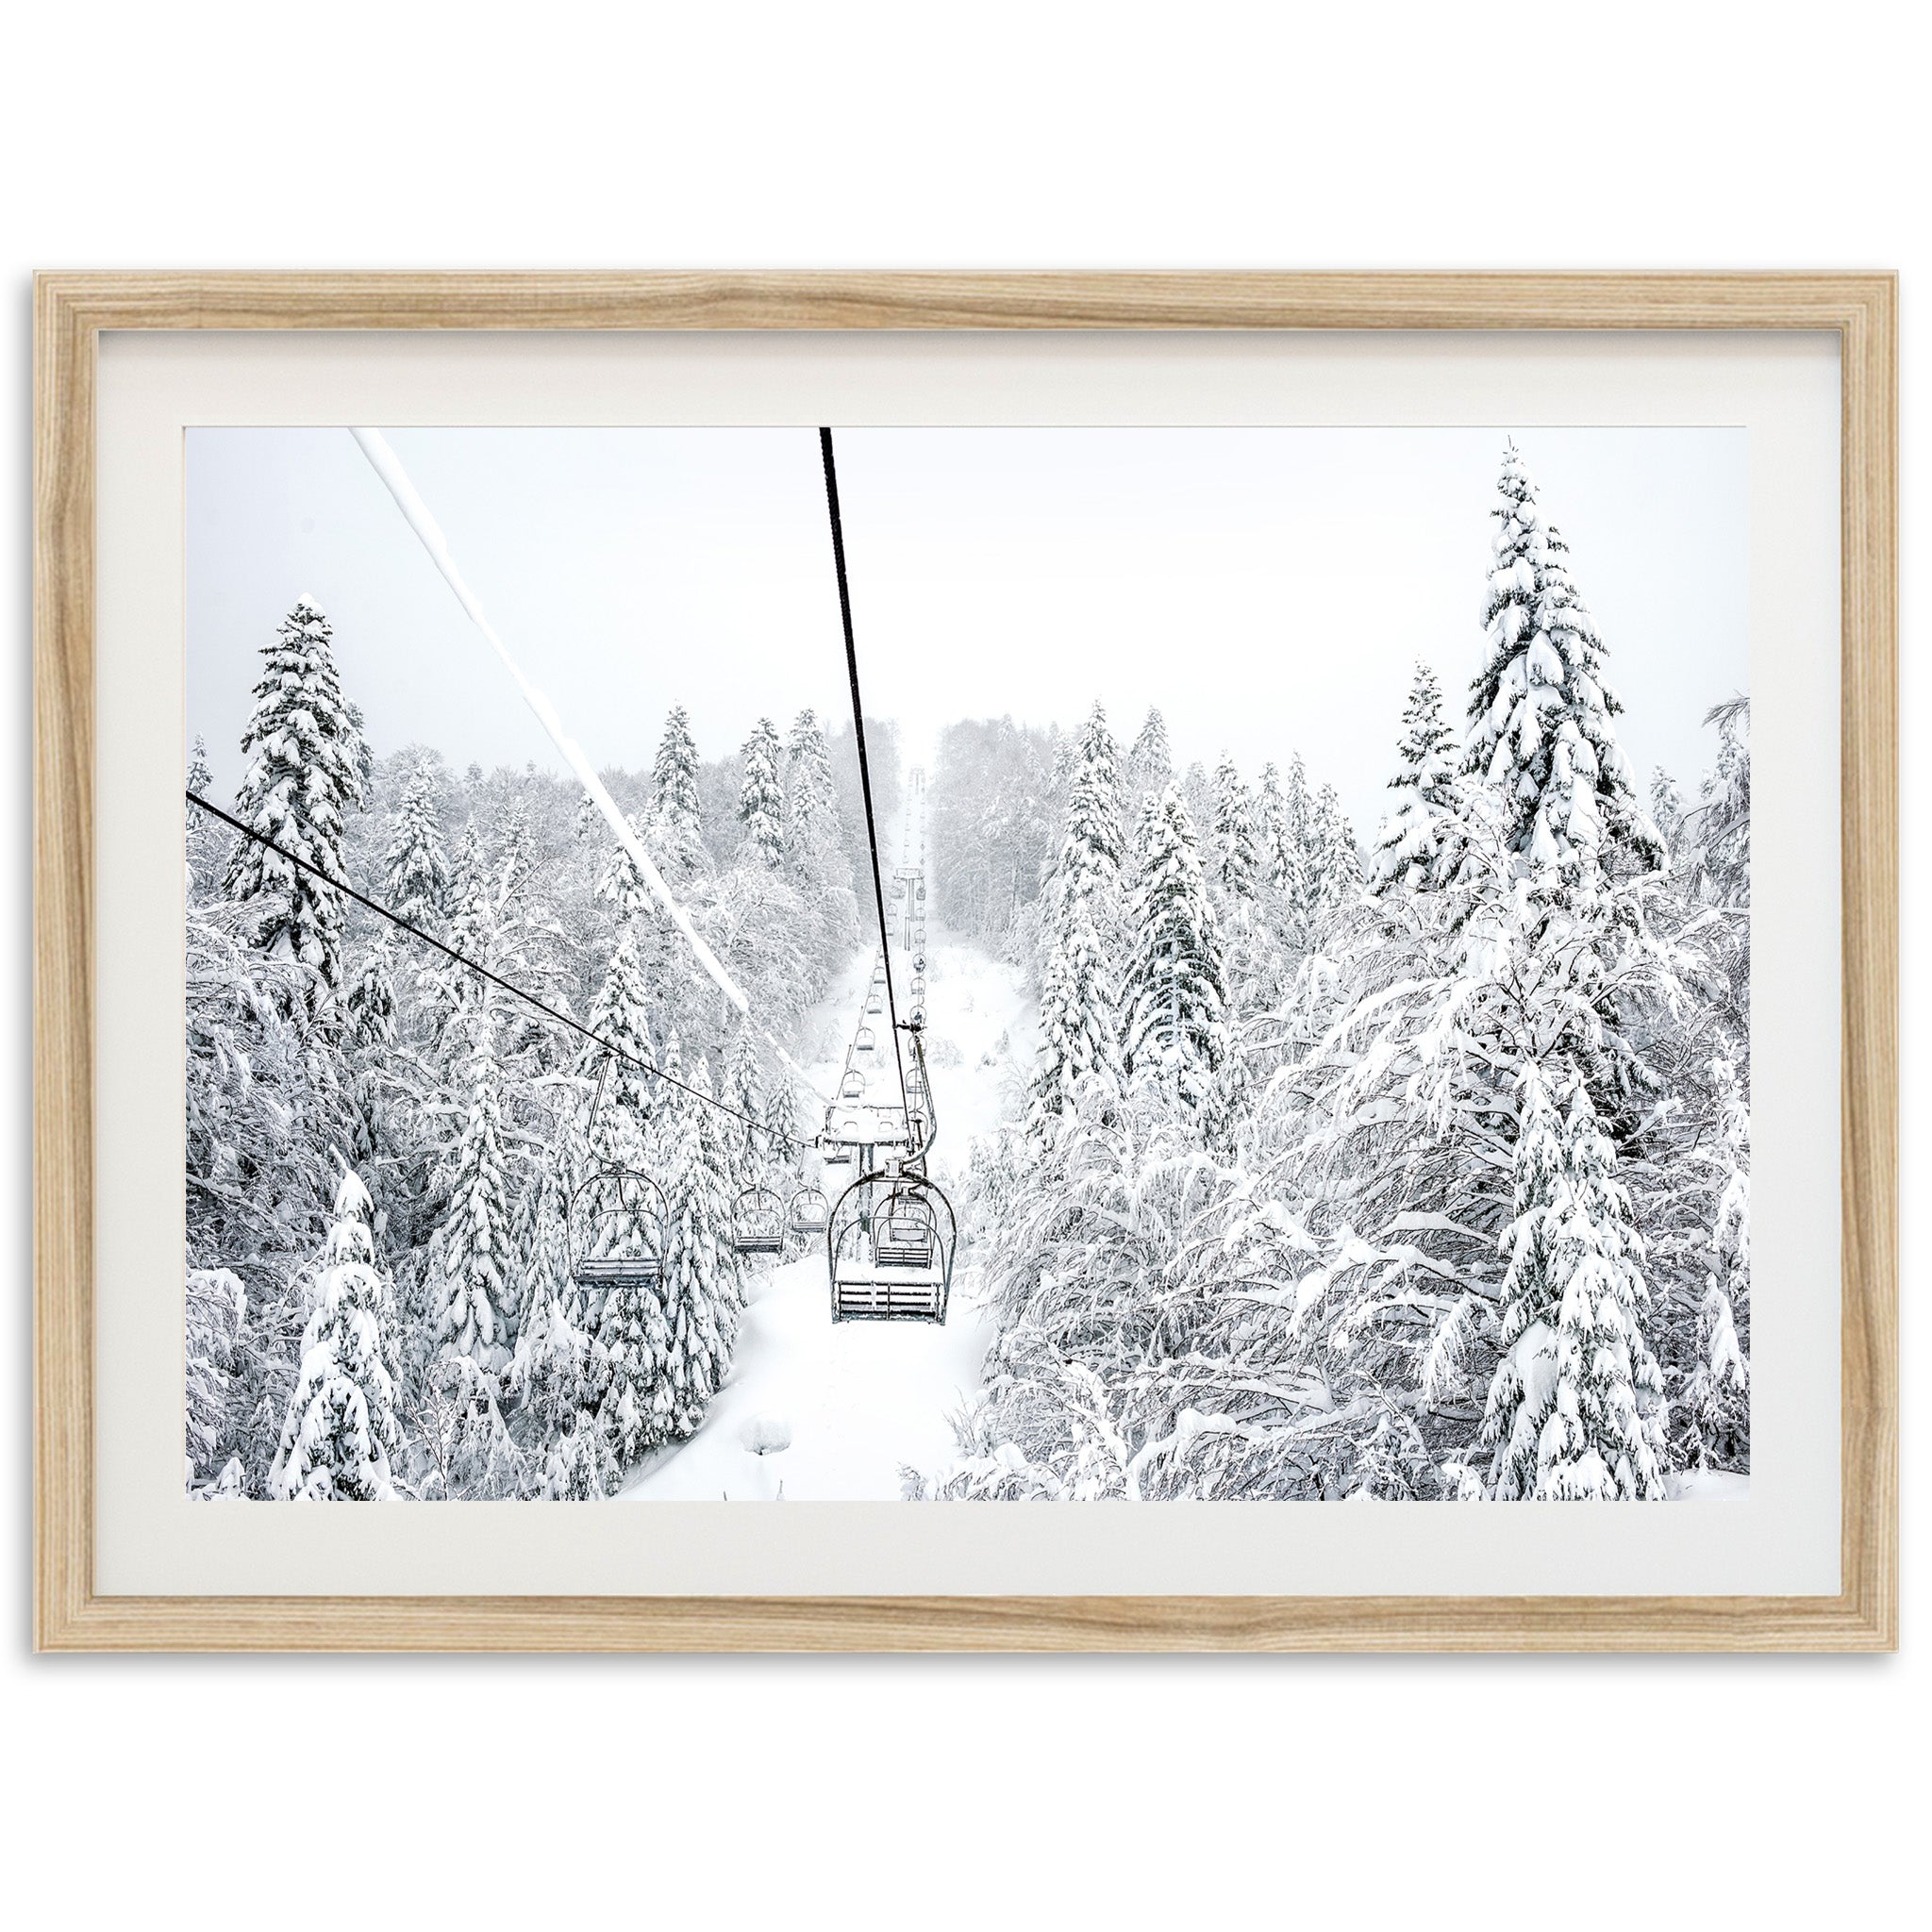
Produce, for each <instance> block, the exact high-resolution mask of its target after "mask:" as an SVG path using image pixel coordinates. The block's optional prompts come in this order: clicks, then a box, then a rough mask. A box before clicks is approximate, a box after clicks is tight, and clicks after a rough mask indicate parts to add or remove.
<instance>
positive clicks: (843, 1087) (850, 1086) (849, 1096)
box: [839, 1067, 865, 1100]
mask: <svg viewBox="0 0 1932 1932" xmlns="http://www.w3.org/2000/svg"><path fill="white" fill-rule="evenodd" d="M839 1098H840V1099H841V1100H863V1099H864V1098H865V1075H864V1074H861V1073H860V1072H859V1071H858V1068H857V1067H853V1068H851V1069H849V1070H848V1071H847V1073H846V1075H845V1077H844V1079H843V1080H841V1082H840V1083H839Z"/></svg>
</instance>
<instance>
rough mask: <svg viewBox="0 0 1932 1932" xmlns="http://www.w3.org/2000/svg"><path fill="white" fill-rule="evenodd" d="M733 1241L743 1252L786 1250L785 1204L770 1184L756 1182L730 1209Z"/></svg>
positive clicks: (767, 1253)
mask: <svg viewBox="0 0 1932 1932" xmlns="http://www.w3.org/2000/svg"><path fill="white" fill-rule="evenodd" d="M731 1245H732V1246H733V1247H734V1248H736V1249H737V1250H738V1252H739V1253H740V1254H741V1255H780V1254H783V1253H784V1251H785V1204H784V1202H782V1201H781V1200H779V1198H778V1197H777V1195H776V1194H774V1193H773V1192H772V1191H771V1190H770V1189H769V1188H761V1187H758V1186H753V1187H749V1188H746V1189H745V1191H743V1192H742V1193H741V1194H740V1195H739V1197H738V1201H737V1205H736V1206H735V1207H734V1208H732V1210H731Z"/></svg>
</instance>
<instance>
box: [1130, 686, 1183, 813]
mask: <svg viewBox="0 0 1932 1932" xmlns="http://www.w3.org/2000/svg"><path fill="white" fill-rule="evenodd" d="M1173 783H1174V752H1173V750H1172V748H1171V747H1170V746H1169V744H1168V741H1167V720H1166V719H1165V718H1163V717H1162V716H1161V715H1160V713H1159V711H1158V709H1155V708H1152V707H1150V708H1148V712H1147V717H1146V721H1145V722H1144V723H1143V724H1141V735H1140V736H1139V737H1138V738H1136V739H1135V740H1134V748H1133V750H1132V751H1131V752H1129V753H1128V754H1127V784H1128V789H1129V791H1130V792H1131V793H1132V800H1133V803H1134V804H1135V806H1136V807H1137V808H1138V807H1139V805H1140V804H1141V802H1142V801H1143V800H1144V799H1146V798H1147V796H1148V795H1149V794H1150V793H1152V794H1154V795H1155V796H1157V797H1158V795H1159V794H1160V793H1161V792H1163V791H1166V790H1167V788H1168V787H1169V786H1170V785H1172V784H1173Z"/></svg>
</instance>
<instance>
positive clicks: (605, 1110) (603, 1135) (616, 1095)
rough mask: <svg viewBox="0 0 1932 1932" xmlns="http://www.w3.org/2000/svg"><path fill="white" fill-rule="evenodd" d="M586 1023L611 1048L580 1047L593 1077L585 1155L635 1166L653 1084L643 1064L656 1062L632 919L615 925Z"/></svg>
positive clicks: (648, 1117)
mask: <svg viewBox="0 0 1932 1932" xmlns="http://www.w3.org/2000/svg"><path fill="white" fill-rule="evenodd" d="M590 1025H591V1032H592V1033H594V1034H595V1035H596V1036H597V1038H598V1039H599V1040H602V1041H608V1044H609V1045H610V1046H611V1047H612V1048H614V1049H615V1051H614V1052H610V1053H605V1052H603V1051H602V1050H601V1049H599V1048H597V1047H594V1046H587V1047H586V1048H585V1050H584V1051H585V1059H584V1071H585V1072H586V1073H587V1074H594V1076H595V1077H596V1079H597V1080H598V1082H599V1091H598V1094H597V1104H596V1112H595V1114H594V1115H593V1117H592V1119H591V1128H590V1140H591V1155H592V1157H593V1158H594V1160H595V1161H596V1163H597V1164H598V1165H599V1166H603V1167H615V1168H632V1169H635V1168H639V1167H641V1166H642V1165H643V1161H644V1148H645V1144H646V1141H647V1139H648V1136H649V1131H650V1124H651V1119H652V1116H653V1114H654V1112H655V1111H656V1089H657V1086H658V1082H657V1080H656V1079H655V1078H654V1077H653V1076H652V1074H651V1073H650V1072H649V1071H647V1070H648V1069H650V1068H653V1067H655V1066H656V1065H657V1064H658V1056H657V1052H656V1049H655V1048H654V1047H653V1045H652V1043H651V991H650V986H649V983H648V981H647V980H646V979H645V976H644V969H643V965H642V962H641V959H640V958H639V957H638V922H637V921H636V920H635V919H626V920H625V922H624V923H623V924H622V925H621V926H620V927H619V928H618V934H617V949H616V951H615V952H613V953H612V954H611V956H610V970H609V971H608V974H606V975H605V978H604V984H603V986H602V987H601V988H600V989H599V991H598V993H597V997H596V999H595V1000H594V1001H593V1002H592V1004H591V1020H590ZM640 1063H641V1064H640Z"/></svg>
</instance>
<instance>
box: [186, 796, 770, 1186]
mask: <svg viewBox="0 0 1932 1932" xmlns="http://www.w3.org/2000/svg"><path fill="white" fill-rule="evenodd" d="M187 796H188V802H189V804H190V805H196V806H199V807H200V808H201V809H202V810H203V811H205V812H207V813H208V815H209V816H210V817H211V818H218V819H220V820H221V822H222V823H223V824H225V825H232V826H233V827H234V829H235V830H236V831H238V832H240V833H241V834H242V837H243V838H245V839H253V840H254V841H256V843H257V844H258V845H266V846H267V847H268V849H269V850H270V851H271V852H273V853H275V854H276V855H277V856H278V857H280V858H286V859H287V860H288V861H289V863H290V864H291V865H292V866H294V867H295V868H296V869H297V870H298V871H301V872H306V873H310V874H313V875H314V876H315V877H317V878H319V879H320V880H321V881H322V882H323V884H324V885H325V886H333V887H334V888H335V890H336V891H339V892H344V893H346V894H347V895H348V896H349V897H350V898H351V899H353V900H355V902H356V903H357V905H358V906H366V907H368V908H369V909H370V911H372V912H374V913H376V914H378V915H379V916H380V917H382V918H384V919H386V920H388V921H389V922H390V924H391V925H399V926H401V927H402V929H403V930H404V931H405V932H406V933H408V935H409V936H410V938H411V939H418V940H421V941H423V943H424V944H425V946H434V947H435V948H436V950H437V951H438V952H439V953H441V954H443V955H444V956H446V957H447V958H451V959H454V960H455V961H456V962H457V964H458V966H466V967H468V968H469V970H470V971H471V972H472V973H475V974H479V975H480V976H481V977H482V978H484V979H487V980H489V981H490V982H491V985H492V986H500V987H502V989H503V990H504V991H505V992H508V993H514V994H515V995H516V996H517V998H518V999H520V1000H525V1001H527V1002H528V1004H529V1005H531V1006H533V1007H535V1008H536V1009H537V1010H538V1011H539V1012H540V1013H542V1014H545V1015H547V1016H548V1017H549V1018H550V1019H552V1020H555V1021H556V1022H557V1023H558V1025H560V1026H568V1027H569V1028H570V1029H571V1031H572V1032H574V1033H581V1034H582V1035H583V1036H584V1038H585V1039H586V1040H588V1041H591V1043H592V1044H593V1045H596V1046H601V1047H602V1048H603V1049H604V1051H605V1052H606V1053H607V1054H615V1055H616V1057H617V1058H619V1059H621V1060H628V1061H629V1062H630V1064H631V1065H632V1066H634V1067H636V1068H638V1069H640V1071H641V1072H643V1073H646V1074H650V1075H651V1077H652V1078H653V1079H655V1080H661V1081H663V1083H664V1084H665V1086H667V1087H675V1088H676V1089H677V1091H679V1092H680V1093H688V1094H690V1095H691V1098H692V1099H693V1100H701V1101H703V1102H704V1104H705V1105H706V1106H707V1107H711V1108H717V1110H718V1111H719V1112H720V1113H724V1114H729V1115H730V1116H731V1118H732V1119H733V1120H735V1121H742V1122H743V1123H744V1124H745V1125H746V1126H748V1127H750V1128H751V1129H752V1130H753V1131H754V1132H755V1133H759V1134H762V1135H763V1136H764V1137H765V1139H766V1140H767V1141H783V1142H784V1144H785V1145H786V1146H788V1147H796V1148H798V1149H800V1150H801V1151H802V1150H803V1149H804V1148H805V1146H806V1145H807V1143H806V1142H805V1141H795V1140H793V1139H792V1138H791V1135H790V1134H780V1133H777V1132H776V1131H774V1129H773V1128H771V1127H768V1126H766V1125H765V1124H764V1123H763V1122H762V1121H755V1120H753V1119H752V1117H751V1116H750V1114H748V1113H741V1112H739V1110H738V1109H737V1108H735V1107H726V1106H725V1104H724V1102H723V1101H722V1100H719V1099H716V1098H714V1097H713V1096H712V1095H711V1094H708V1093H700V1092H699V1091H698V1090H697V1089H696V1088H695V1087H687V1086H686V1085H685V1084H684V1082H683V1081H682V1080H675V1079H673V1078H672V1076H671V1075H670V1074H667V1073H665V1072H664V1071H663V1069H662V1068H661V1067H654V1066H652V1065H651V1063H650V1062H649V1061H648V1060H641V1059H639V1058H638V1057H637V1055H636V1054H634V1053H626V1052H625V1050H624V1048H623V1047H621V1046H613V1045H612V1044H611V1043H610V1041H608V1040H606V1039H605V1038H604V1036H603V1035H602V1034H601V1033H592V1032H591V1029H590V1028H589V1027H588V1026H586V1025H585V1024H583V1023H582V1022H581V1021H579V1020H573V1019H572V1018H571V1016H570V1015H569V1014H568V1013H561V1012H558V1009H557V1008H555V1007H553V1006H551V1005H549V1004H548V1003H547V1002H546V1001H543V1000H540V999H539V998H538V997H537V995H536V994H535V993H533V992H525V991H524V989H523V988H522V987H520V986H517V985H515V984H513V983H512V982H511V981H509V980H508V979H506V978H504V976H503V975H502V974H500V973H492V972H491V970H490V969H489V967H487V966H479V965H478V964H477V963H476V962H475V960H474V959H472V958H469V957H468V956H467V955H466V954H463V953H459V952H458V951H457V949H456V948H455V947H454V946H451V945H445V944H444V943H443V941H441V940H440V939H438V938H437V937H436V935H435V934H434V933H429V932H425V931H424V930H423V928H422V927H421V926H420V925H416V924H411V923H410V922H409V921H408V920H407V919H405V918H404V917H403V915H402V914H401V913H400V912H391V910H390V908H388V907H387V906H382V905H378V904H377V903H376V901H375V900H374V899H372V898H371V897H370V896H369V895H368V893H366V892H358V891H357V890H356V889H355V887H354V886H352V885H349V884H347V883H345V882H344V881H343V880H341V879H338V878H331V877H330V876H329V875H328V874H327V873H325V872H324V871H323V869H322V868H321V867H320V866H319V865H313V864H311V863H310V862H309V861H308V859H306V858H296V857H295V855H294V854H293V853H292V852H291V851H290V850H289V849H288V848H287V847H286V846H284V845H277V844H276V843H275V841H274V840H273V839H271V838H270V837H269V836H268V834H267V833H266V832H258V831H257V830H256V829H255V827H254V826H253V825H244V824H242V821H241V820H240V819H238V818H236V817H235V816H234V815H233V814H232V813H229V812H225V811H224V810H223V809H222V808H221V807H220V806H218V805H215V804H212V803H210V801H208V799H206V798H204V797H202V796H201V794H200V793H199V792H198V791H190V792H189V793H188V794H187Z"/></svg>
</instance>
